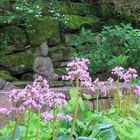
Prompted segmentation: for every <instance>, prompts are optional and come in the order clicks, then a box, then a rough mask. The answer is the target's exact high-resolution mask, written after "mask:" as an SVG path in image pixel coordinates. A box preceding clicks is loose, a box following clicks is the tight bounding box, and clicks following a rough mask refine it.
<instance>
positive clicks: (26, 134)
mask: <svg viewBox="0 0 140 140" xmlns="http://www.w3.org/2000/svg"><path fill="white" fill-rule="evenodd" d="M30 117H31V111H30V110H29V113H28V119H27V128H26V132H25V140H27V136H28V130H29V123H30Z"/></svg>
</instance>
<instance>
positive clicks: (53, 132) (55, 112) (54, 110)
mask: <svg viewBox="0 0 140 140" xmlns="http://www.w3.org/2000/svg"><path fill="white" fill-rule="evenodd" d="M56 114H57V111H56V107H55V106H54V109H53V116H54V118H53V124H52V140H55V135H56V134H55V132H56V131H55V128H56V126H55V122H56V118H57V116H56Z"/></svg>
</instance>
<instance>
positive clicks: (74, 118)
mask: <svg viewBox="0 0 140 140" xmlns="http://www.w3.org/2000/svg"><path fill="white" fill-rule="evenodd" d="M78 87H79V77H77V78H76V88H77V90H76V91H77V92H76V104H75V109H74V117H73V122H72V127H71V131H70V135H69V137H68V140H71V139H72V136H73V132H74V129H75V124H76V119H77V114H78V104H79V102H78V101H79V90H78Z"/></svg>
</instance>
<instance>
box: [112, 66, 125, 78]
mask: <svg viewBox="0 0 140 140" xmlns="http://www.w3.org/2000/svg"><path fill="white" fill-rule="evenodd" d="M112 74H115V75H118V76H119V77H120V78H122V76H123V74H124V68H122V67H118V66H117V67H115V68H114V69H112Z"/></svg>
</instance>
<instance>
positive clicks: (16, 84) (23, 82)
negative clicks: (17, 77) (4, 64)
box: [12, 81, 32, 88]
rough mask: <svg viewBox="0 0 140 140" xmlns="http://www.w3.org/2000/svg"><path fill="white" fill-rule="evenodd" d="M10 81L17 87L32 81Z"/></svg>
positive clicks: (22, 86)
mask: <svg viewBox="0 0 140 140" xmlns="http://www.w3.org/2000/svg"><path fill="white" fill-rule="evenodd" d="M12 83H13V85H15V86H16V87H19V88H24V87H25V86H26V85H28V84H32V82H30V81H14V82H12Z"/></svg>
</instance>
